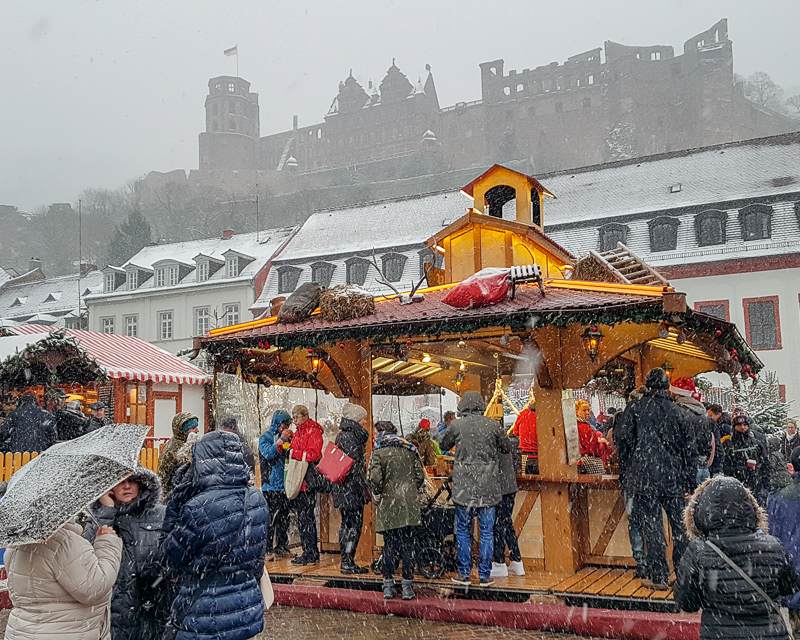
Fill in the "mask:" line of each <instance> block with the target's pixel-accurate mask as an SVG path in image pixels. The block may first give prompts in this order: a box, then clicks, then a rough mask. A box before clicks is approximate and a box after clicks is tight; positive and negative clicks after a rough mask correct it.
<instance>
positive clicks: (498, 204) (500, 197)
mask: <svg viewBox="0 0 800 640" xmlns="http://www.w3.org/2000/svg"><path fill="white" fill-rule="evenodd" d="M516 197H517V192H516V191H514V187H509V186H508V185H507V184H498V185H495V186H494V187H492V188H491V189H489V190H488V191H487V192H486V195H485V196H484V198H485V199H486V205H487V206H486V213H487V214H489V215H490V216H494V217H495V218H502V217H503V207H504V206H505V205H506V204H507V203H509V202H511V201H512V200H513V199H514V198H516Z"/></svg>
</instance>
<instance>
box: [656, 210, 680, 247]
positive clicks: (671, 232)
mask: <svg viewBox="0 0 800 640" xmlns="http://www.w3.org/2000/svg"><path fill="white" fill-rule="evenodd" d="M680 223H681V221H680V220H678V219H677V218H668V217H666V216H662V217H660V218H655V219H654V220H651V221H650V222H649V223H648V226H649V227H650V251H653V252H656V251H674V250H675V248H676V247H677V246H678V226H679V225H680Z"/></svg>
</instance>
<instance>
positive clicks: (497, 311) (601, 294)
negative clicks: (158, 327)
mask: <svg viewBox="0 0 800 640" xmlns="http://www.w3.org/2000/svg"><path fill="white" fill-rule="evenodd" d="M545 289H546V294H547V295H545V296H542V294H541V293H539V289H538V288H537V287H535V286H530V285H523V286H520V287H517V294H516V298H515V299H514V300H510V299H509V300H504V301H503V302H499V303H497V304H495V305H492V306H490V307H483V308H480V309H454V308H453V307H451V306H449V305H447V304H445V303H444V302H442V299H443V298H444V297H445V296H446V295H447V294H448V293H449V292H450V291H451V287H445V288H442V289H439V290H434V291H428V292H426V293H425V300H423V301H422V302H418V303H414V304H407V305H401V304H400V302H399V301H398V300H397V299H396V298H392V299H389V300H382V301H377V302H376V303H375V313H373V314H372V315H369V316H366V317H363V318H356V319H353V320H343V321H341V322H330V321H327V320H323V319H322V317H321V316H319V315H316V316H313V317H312V318H311V319H310V320H307V321H305V322H297V323H293V324H284V323H277V324H269V325H264V326H260V327H254V328H252V329H242V330H241V331H235V332H231V333H223V334H220V335H212V336H209V337H207V338H204V339H203V342H204V343H209V342H218V341H224V340H230V339H232V338H249V337H259V336H280V335H283V334H287V333H291V334H297V333H314V332H317V331H325V330H329V329H339V328H345V327H377V326H381V325H390V324H399V323H402V324H408V323H413V322H415V321H417V322H430V321H441V320H459V319H462V320H463V319H465V318H469V317H470V316H488V315H498V316H503V315H505V314H512V313H520V312H526V311H527V312H531V313H537V312H547V311H565V312H566V311H570V310H585V309H597V310H603V309H607V308H608V307H611V306H620V305H631V304H642V303H655V302H660V299H659V298H653V297H650V296H643V295H637V294H634V293H630V294H626V293H616V292H607V291H597V290H593V289H592V290H590V289H585V290H584V289H569V288H557V287H548V286H545Z"/></svg>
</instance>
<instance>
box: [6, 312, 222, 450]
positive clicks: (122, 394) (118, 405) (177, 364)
mask: <svg viewBox="0 0 800 640" xmlns="http://www.w3.org/2000/svg"><path fill="white" fill-rule="evenodd" d="M6 331H7V332H8V333H10V334H12V335H9V336H8V337H0V372H4V373H2V374H0V386H4V388H5V392H6V393H9V392H11V391H13V390H15V391H16V392H19V391H20V390H21V389H23V388H29V390H31V391H33V392H34V393H37V394H38V395H39V396H40V400H41V401H42V404H43V405H44V397H43V396H44V393H45V391H46V389H47V388H48V387H54V388H55V387H57V388H60V389H62V390H63V391H64V392H66V393H68V394H69V395H71V396H72V397H74V398H78V399H80V400H81V402H82V405H83V406H84V408H86V407H87V406H88V405H89V404H91V403H92V402H96V401H98V400H102V401H103V402H105V403H106V404H107V405H108V406H109V409H108V416H109V417H110V418H111V419H112V421H113V422H117V423H130V424H133V423H136V424H147V425H150V426H152V427H153V430H152V431H151V434H150V438H148V440H147V442H148V444H149V446H152V445H153V443H154V442H157V441H158V439H160V438H168V437H170V436H171V435H172V431H171V422H172V417H173V416H174V415H175V413H177V412H180V411H191V412H192V413H195V414H196V415H197V416H198V418H199V419H200V423H201V426H202V425H203V424H204V423H205V421H206V417H207V402H206V385H207V384H208V383H210V382H211V377H210V376H209V375H207V374H206V373H205V372H204V371H202V370H201V369H199V368H198V367H196V366H194V365H193V364H191V363H189V362H185V361H184V360H181V359H180V358H178V357H177V356H174V355H172V354H170V353H167V352H166V351H164V350H163V349H159V348H158V347H156V346H154V345H151V344H150V343H148V342H145V341H144V340H140V339H139V338H133V337H128V336H119V335H114V334H105V333H97V332H93V331H82V330H72V329H66V330H63V329H62V330H59V331H57V332H53V333H50V332H49V328H47V327H41V326H37V325H20V326H17V327H14V328H11V329H7V330H6ZM26 354H29V355H30V356H31V357H33V358H35V362H36V363H37V364H36V365H35V366H34V367H32V368H31V367H25V366H21V363H22V362H23V360H25V361H27V360H28V359H29V358H28V355H26ZM21 355H25V358H21V357H20V356H21ZM10 363H12V364H14V366H13V367H12V366H10ZM79 363H80V366H77V365H78V364H79ZM87 363H88V364H87ZM25 368H28V369H29V371H30V375H31V379H30V381H29V383H28V382H26V380H25V374H24V369H25ZM17 369H19V370H20V371H23V373H22V377H21V378H20V376H17V377H16V378H15V379H14V380H11V379H10V376H11V372H12V371H16V370H17ZM17 378H19V379H17Z"/></svg>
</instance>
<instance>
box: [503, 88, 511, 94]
mask: <svg viewBox="0 0 800 640" xmlns="http://www.w3.org/2000/svg"><path fill="white" fill-rule="evenodd" d="M503 93H504V94H505V95H507V96H510V95H511V87H503Z"/></svg>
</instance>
